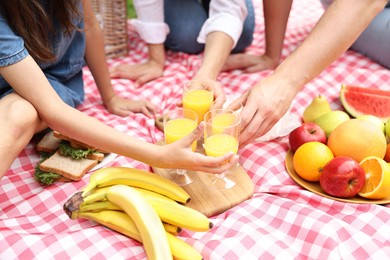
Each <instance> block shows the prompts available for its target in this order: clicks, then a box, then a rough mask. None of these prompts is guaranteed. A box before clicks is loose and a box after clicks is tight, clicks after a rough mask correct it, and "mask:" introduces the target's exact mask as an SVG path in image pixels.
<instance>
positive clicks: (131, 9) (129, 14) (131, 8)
mask: <svg viewBox="0 0 390 260" xmlns="http://www.w3.org/2000/svg"><path fill="white" fill-rule="evenodd" d="M136 16H137V15H136V13H135V10H134V5H133V1H132V0H127V17H128V18H134V17H136Z"/></svg>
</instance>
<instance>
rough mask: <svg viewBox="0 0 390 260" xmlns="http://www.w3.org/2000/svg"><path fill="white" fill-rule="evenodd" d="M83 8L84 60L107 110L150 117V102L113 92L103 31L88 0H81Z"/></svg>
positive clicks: (151, 107)
mask: <svg viewBox="0 0 390 260" xmlns="http://www.w3.org/2000/svg"><path fill="white" fill-rule="evenodd" d="M83 9H84V22H85V35H86V49H85V60H86V62H87V65H88V68H89V69H90V71H91V73H92V76H93V78H94V80H95V82H96V86H97V88H98V89H99V92H100V95H101V97H102V100H103V103H104V105H105V106H106V108H107V110H108V111H109V112H110V113H114V114H117V115H121V116H128V115H129V113H131V112H141V113H144V114H145V115H146V116H149V117H152V116H153V114H154V113H155V111H156V107H155V106H154V105H153V104H152V103H151V102H149V101H146V100H130V99H125V98H122V97H120V96H118V95H117V94H116V93H115V91H114V89H113V87H112V85H111V79H110V75H109V72H108V67H107V63H106V56H105V52H104V39H103V33H102V30H101V28H100V26H99V23H98V21H97V19H96V17H95V15H94V13H93V10H92V7H91V4H90V1H89V0H84V1H83Z"/></svg>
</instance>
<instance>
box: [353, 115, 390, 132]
mask: <svg viewBox="0 0 390 260" xmlns="http://www.w3.org/2000/svg"><path fill="white" fill-rule="evenodd" d="M356 119H360V120H366V121H368V122H371V123H373V124H374V125H376V126H377V127H379V129H380V130H381V131H382V132H383V133H385V123H383V122H382V120H381V119H380V118H379V117H376V116H373V115H361V116H358V117H356Z"/></svg>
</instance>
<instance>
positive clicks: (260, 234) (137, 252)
mask: <svg viewBox="0 0 390 260" xmlns="http://www.w3.org/2000/svg"><path fill="white" fill-rule="evenodd" d="M255 5H256V6H257V9H256V15H257V18H256V19H257V20H256V21H257V27H256V33H255V38H254V42H253V45H252V46H251V47H250V48H249V49H248V52H252V53H262V51H263V47H264V25H263V20H262V7H261V1H255ZM322 13H323V10H322V8H321V5H320V3H319V1H312V0H296V1H294V2H293V8H292V12H291V15H290V20H289V24H288V29H287V37H286V41H285V45H284V50H283V56H284V57H286V56H287V55H288V54H289V53H291V51H293V50H294V49H295V48H296V47H297V46H298V45H299V44H300V43H301V42H302V41H303V40H304V39H305V37H306V36H307V34H308V33H309V32H310V31H311V29H312V28H313V26H314V24H315V23H316V22H317V20H318V18H319V17H320V16H321V14H322ZM357 19H358V18H357ZM129 46H130V52H129V55H128V56H127V57H123V58H117V59H115V60H109V65H110V66H113V65H117V64H120V63H137V62H142V61H144V60H145V59H146V58H147V51H146V45H145V44H144V42H142V41H141V40H140V39H139V37H138V35H137V34H136V33H135V32H134V31H133V30H132V28H131V27H130V25H129ZM200 59H201V56H200V55H186V54H183V53H172V52H168V53H167V62H166V68H165V72H164V76H163V77H161V78H159V79H158V80H155V81H153V82H150V83H148V84H146V85H144V86H141V87H138V86H135V85H134V83H133V82H132V81H129V80H123V79H116V80H113V84H114V88H115V90H116V91H117V92H118V93H120V95H122V96H124V97H131V98H146V99H149V100H151V101H152V102H153V103H154V104H156V105H158V106H159V108H160V109H161V111H160V112H163V111H164V110H167V109H170V108H172V107H174V106H175V104H176V102H177V101H179V100H180V97H181V90H180V89H181V83H182V82H184V81H186V80H188V79H190V78H191V77H192V76H193V72H194V71H195V70H196V68H198V67H199V65H200ZM84 72H85V76H84V79H85V87H86V100H85V103H84V104H83V105H82V106H81V107H80V110H82V111H83V112H85V113H86V114H88V115H90V116H93V117H96V118H97V119H99V120H101V121H103V122H105V123H106V124H108V125H110V126H112V127H115V128H116V129H118V130H120V131H123V132H126V133H128V134H130V135H133V136H137V137H138V138H140V139H143V140H145V141H148V142H155V141H158V140H160V139H161V138H162V134H161V132H159V131H158V130H157V129H156V128H155V127H154V120H153V119H148V118H146V117H145V116H143V115H141V114H134V115H131V116H129V117H120V116H116V115H112V114H109V113H108V112H107V111H106V110H105V108H104V107H103V105H102V101H101V99H100V96H99V93H98V90H97V88H96V86H95V83H94V81H93V78H92V76H91V74H90V73H89V71H88V69H87V68H85V69H84ZM269 73H270V72H269V71H265V72H261V73H254V74H243V73H241V72H240V71H234V72H231V73H222V74H221V75H220V77H219V80H220V81H221V82H222V83H223V84H224V85H225V90H226V94H227V95H228V96H235V95H238V94H240V93H243V92H244V91H245V90H247V89H248V88H250V87H251V86H252V85H253V84H254V83H255V82H257V81H258V80H260V79H261V78H263V77H265V76H266V75H268V74H269ZM341 83H346V84H352V85H361V86H366V87H373V88H383V89H390V72H389V71H388V70H386V69H384V68H383V67H381V66H379V65H377V64H376V63H374V62H372V61H370V60H369V59H368V58H366V57H364V56H362V55H360V54H358V53H355V52H352V51H348V52H346V53H345V54H344V55H343V56H342V57H340V58H339V59H338V60H337V61H336V62H334V63H333V64H332V66H330V67H329V68H328V69H327V70H325V71H324V72H323V73H321V74H320V75H319V76H318V77H317V78H316V79H314V80H313V81H311V82H310V83H308V84H307V85H306V86H305V88H304V89H303V90H302V91H301V92H300V93H299V94H298V95H297V97H296V99H295V100H294V103H293V106H292V113H293V114H296V115H298V116H299V115H301V114H302V112H303V109H304V107H305V106H307V105H308V104H309V103H310V101H311V99H312V98H313V96H315V95H317V94H318V93H322V94H323V95H324V96H326V98H327V99H328V100H329V101H330V102H331V106H332V107H333V108H341V104H340V101H339V99H338V93H339V87H340V85H341ZM288 148H289V147H288V142H287V138H286V137H281V138H278V139H276V140H272V141H269V142H264V143H253V144H251V145H248V146H246V147H245V148H243V149H241V150H240V151H239V154H240V163H241V165H242V166H243V167H244V169H245V170H246V171H247V172H248V174H249V176H250V178H251V179H252V180H253V183H254V185H255V194H254V196H253V198H251V199H249V200H247V201H244V202H242V203H241V204H239V205H238V206H236V207H234V208H232V209H230V210H228V211H227V212H225V213H223V214H220V215H217V216H215V217H213V218H212V221H213V223H214V228H213V229H212V230H211V231H209V232H205V233H201V232H188V231H185V232H183V233H182V234H181V235H180V238H182V239H183V240H185V241H186V242H188V243H190V244H191V245H193V246H194V247H195V248H196V249H197V250H199V251H200V252H201V253H202V255H203V256H204V259H218V260H219V259H274V258H277V259H387V258H389V257H390V236H389V234H390V206H389V205H373V204H364V205H363V204H350V203H343V202H337V201H334V200H331V199H327V198H324V197H321V196H319V195H316V194H313V193H312V192H310V191H307V190H305V189H303V188H301V187H300V186H298V185H297V184H296V183H295V182H294V181H293V180H292V179H291V178H290V177H289V175H288V173H287V172H286V169H285V167H284V160H285V156H286V152H287V150H288ZM38 160H39V156H38V154H37V153H36V151H35V150H34V142H32V143H31V144H30V145H29V146H27V147H26V149H24V150H23V151H22V153H21V154H20V155H19V157H18V158H17V159H16V160H15V162H14V164H13V165H12V167H11V169H10V170H9V171H8V172H7V174H6V176H5V177H4V178H3V179H2V180H1V182H0V241H1V242H0V259H70V258H72V259H144V258H145V253H144V250H143V247H142V245H141V244H140V243H138V242H135V241H134V240H132V239H129V238H127V237H125V236H123V235H120V234H119V233H116V232H114V231H111V230H109V229H107V228H105V227H103V226H101V225H98V224H96V223H93V222H90V221H87V220H70V219H69V218H68V216H67V215H66V214H65V213H64V211H63V209H62V206H63V204H64V202H65V201H66V200H67V199H68V197H69V196H71V195H72V194H74V193H75V192H76V191H78V190H79V189H80V188H82V187H83V186H84V185H85V184H86V182H87V181H88V178H89V176H88V175H86V176H85V177H84V178H83V179H82V180H81V181H79V182H72V183H61V184H55V185H52V186H50V187H42V186H40V185H39V184H38V183H37V182H36V181H35V180H34V179H33V172H34V166H35V164H36V162H37V161H38ZM109 165H113V166H120V165H124V166H131V167H137V168H141V169H146V170H150V167H149V166H148V165H145V164H143V163H140V162H138V161H134V160H132V159H129V158H125V157H122V156H119V157H117V158H116V159H115V160H114V161H112V162H111V163H110V164H109Z"/></svg>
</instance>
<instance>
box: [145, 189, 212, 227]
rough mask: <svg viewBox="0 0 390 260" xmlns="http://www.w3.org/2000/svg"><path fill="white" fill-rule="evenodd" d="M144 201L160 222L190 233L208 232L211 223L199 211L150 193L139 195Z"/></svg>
mask: <svg viewBox="0 0 390 260" xmlns="http://www.w3.org/2000/svg"><path fill="white" fill-rule="evenodd" d="M141 194H142V195H143V196H144V197H145V199H146V201H147V202H148V203H149V204H150V205H151V206H152V207H153V208H154V210H155V211H156V212H157V214H158V215H159V217H160V219H161V221H163V222H166V223H169V224H172V225H174V226H178V227H181V228H187V229H189V230H192V231H208V230H210V229H211V228H212V227H213V223H212V222H211V221H210V220H209V219H208V218H207V217H206V216H205V215H204V214H203V213H201V212H200V211H197V210H195V209H193V208H190V207H187V206H185V205H182V204H180V203H177V202H176V201H170V200H167V199H166V198H161V197H160V196H161V195H160V196H158V194H157V196H156V195H155V194H153V193H150V192H147V193H146V192H144V193H141Z"/></svg>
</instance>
